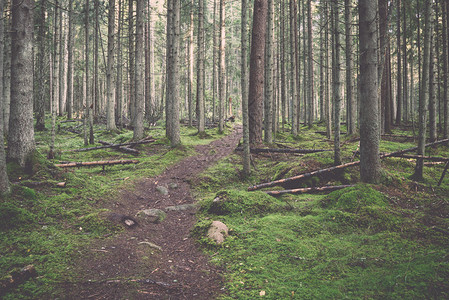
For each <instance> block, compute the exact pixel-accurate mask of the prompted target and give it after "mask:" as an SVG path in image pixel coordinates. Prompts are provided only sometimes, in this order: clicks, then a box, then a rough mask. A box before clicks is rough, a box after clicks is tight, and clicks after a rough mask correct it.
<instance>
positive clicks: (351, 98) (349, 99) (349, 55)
mask: <svg viewBox="0 0 449 300" xmlns="http://www.w3.org/2000/svg"><path fill="white" fill-rule="evenodd" d="M351 10H352V1H351V0H345V33H346V38H345V40H346V51H345V52H346V103H347V129H348V134H354V133H355V130H356V126H355V123H356V119H357V109H356V99H355V95H354V58H353V55H354V53H353V52H354V51H353V46H352V44H353V42H352V39H353V38H352V25H351V23H352V13H351Z"/></svg>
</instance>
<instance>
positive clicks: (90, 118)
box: [84, 0, 94, 144]
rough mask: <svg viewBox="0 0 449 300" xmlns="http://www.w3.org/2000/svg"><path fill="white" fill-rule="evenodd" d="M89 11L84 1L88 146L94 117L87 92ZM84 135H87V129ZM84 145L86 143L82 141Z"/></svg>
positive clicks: (92, 140)
mask: <svg viewBox="0 0 449 300" xmlns="http://www.w3.org/2000/svg"><path fill="white" fill-rule="evenodd" d="M89 11H90V4H89V0H86V3H85V12H84V14H85V15H84V18H85V19H84V26H85V32H84V39H85V41H84V42H85V45H84V51H85V53H84V55H85V58H84V59H85V70H84V73H85V76H86V82H85V85H86V101H85V102H86V112H85V118H87V122H88V125H89V144H93V143H94V116H93V103H92V97H91V93H90V90H89V81H90V78H89V31H90V30H89V27H90V26H89ZM85 130H86V133H87V129H85ZM84 143H86V141H84Z"/></svg>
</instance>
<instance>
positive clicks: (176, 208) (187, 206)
mask: <svg viewBox="0 0 449 300" xmlns="http://www.w3.org/2000/svg"><path fill="white" fill-rule="evenodd" d="M195 208H196V204H182V205H176V206H168V207H166V208H165V210H166V211H184V210H190V209H195Z"/></svg>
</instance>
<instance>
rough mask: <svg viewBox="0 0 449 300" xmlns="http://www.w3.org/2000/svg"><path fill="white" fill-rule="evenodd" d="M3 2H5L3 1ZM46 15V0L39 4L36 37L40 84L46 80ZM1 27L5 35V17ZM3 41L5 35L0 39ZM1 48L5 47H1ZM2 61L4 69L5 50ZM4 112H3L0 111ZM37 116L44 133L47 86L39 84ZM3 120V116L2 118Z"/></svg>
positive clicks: (1, 54)
mask: <svg viewBox="0 0 449 300" xmlns="http://www.w3.org/2000/svg"><path fill="white" fill-rule="evenodd" d="M2 2H3V1H2ZM1 13H2V16H3V9H2V10H1ZM45 14H46V0H41V1H40V3H39V19H38V20H39V21H38V32H37V37H36V42H37V55H36V59H37V65H36V69H37V70H36V72H35V74H36V76H37V79H38V81H39V82H41V81H43V80H44V76H45V61H44V57H45V56H44V53H45V40H46V38H45ZM0 26H1V27H2V29H1V30H2V33H3V27H4V26H3V17H2V21H0ZM0 40H1V41H3V35H2V38H1V39H0ZM0 47H3V43H2V45H0ZM0 56H1V58H0V59H1V60H2V68H3V48H2V51H1V52H0ZM0 76H2V83H1V85H2V88H1V89H0V91H2V90H3V70H2V73H0ZM0 111H2V110H0ZM35 113H36V114H35V115H36V131H43V130H45V85H43V84H39V85H38V86H37V97H36V99H35ZM2 120H3V116H2ZM2 126H3V124H2Z"/></svg>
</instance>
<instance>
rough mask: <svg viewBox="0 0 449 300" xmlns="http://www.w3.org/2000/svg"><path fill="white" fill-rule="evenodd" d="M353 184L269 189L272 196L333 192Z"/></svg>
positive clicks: (268, 192)
mask: <svg viewBox="0 0 449 300" xmlns="http://www.w3.org/2000/svg"><path fill="white" fill-rule="evenodd" d="M353 186H354V185H353V184H350V185H328V186H322V187H308V188H300V189H291V190H282V191H267V192H265V193H267V194H268V195H270V196H273V197H275V196H280V195H283V194H304V193H314V192H332V191H336V190H340V189H344V188H347V187H353Z"/></svg>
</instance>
